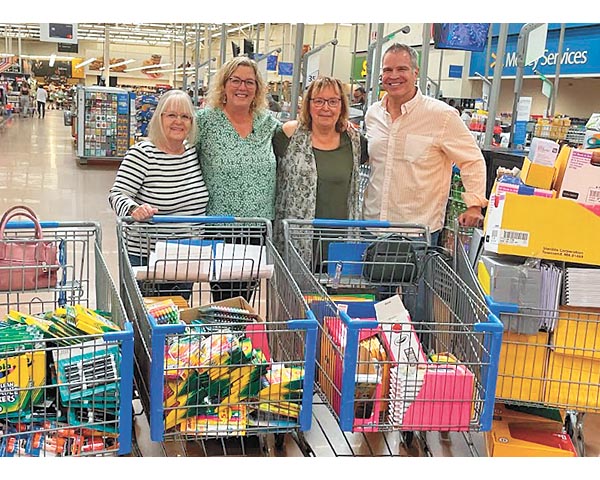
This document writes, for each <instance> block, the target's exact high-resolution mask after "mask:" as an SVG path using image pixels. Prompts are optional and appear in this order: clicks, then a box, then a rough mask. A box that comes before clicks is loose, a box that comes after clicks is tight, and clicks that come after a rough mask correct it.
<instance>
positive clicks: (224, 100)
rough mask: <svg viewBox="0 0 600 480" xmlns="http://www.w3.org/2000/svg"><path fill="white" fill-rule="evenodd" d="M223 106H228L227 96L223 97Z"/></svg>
mask: <svg viewBox="0 0 600 480" xmlns="http://www.w3.org/2000/svg"><path fill="white" fill-rule="evenodd" d="M223 105H227V95H223Z"/></svg>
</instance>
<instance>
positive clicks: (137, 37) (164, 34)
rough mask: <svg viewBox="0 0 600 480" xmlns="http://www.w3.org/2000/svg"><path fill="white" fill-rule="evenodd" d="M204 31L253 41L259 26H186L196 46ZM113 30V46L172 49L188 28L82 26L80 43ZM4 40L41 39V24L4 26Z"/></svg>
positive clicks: (172, 25) (98, 38)
mask: <svg viewBox="0 0 600 480" xmlns="http://www.w3.org/2000/svg"><path fill="white" fill-rule="evenodd" d="M197 25H199V28H200V30H199V31H200V39H201V40H203V39H204V34H205V27H209V28H210V32H211V36H212V37H213V38H215V37H218V36H219V35H220V34H221V31H222V26H223V25H225V27H226V28H227V31H228V33H235V32H240V31H241V33H242V34H243V35H246V36H248V37H250V36H251V35H254V34H255V32H256V26H257V25H263V24H257V23H226V24H195V23H188V24H186V28H185V30H186V34H187V37H186V41H187V43H188V44H189V43H193V42H195V35H196V26H197ZM107 26H108V28H109V37H110V41H111V43H138V44H143V45H170V44H171V42H172V41H173V40H175V41H176V42H179V43H183V40H184V24H182V23H108V24H103V23H78V24H77V37H78V39H79V40H92V41H104V38H105V35H106V27H107ZM0 37H8V38H11V37H12V38H19V37H20V38H22V39H35V40H39V39H40V24H39V23H13V24H8V23H0Z"/></svg>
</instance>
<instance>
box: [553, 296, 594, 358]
mask: <svg viewBox="0 0 600 480" xmlns="http://www.w3.org/2000/svg"><path fill="white" fill-rule="evenodd" d="M552 344H553V345H554V349H553V350H554V352H555V353H559V354H562V355H573V356H576V357H582V358H589V359H593V360H600V308H593V307H572V306H566V305H563V306H560V307H559V308H558V321H557V323H556V327H555V328H554V337H553V340H552Z"/></svg>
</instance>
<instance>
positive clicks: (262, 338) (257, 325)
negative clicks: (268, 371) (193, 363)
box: [179, 297, 271, 361]
mask: <svg viewBox="0 0 600 480" xmlns="http://www.w3.org/2000/svg"><path fill="white" fill-rule="evenodd" d="M213 305H214V306H221V307H232V308H242V309H244V310H247V311H248V312H250V315H251V317H252V318H253V320H254V322H253V323H248V325H247V326H246V329H245V332H246V335H247V336H248V338H250V339H251V340H252V346H253V347H254V348H256V349H260V350H262V352H263V353H264V355H265V357H266V358H267V360H269V361H270V360H271V350H270V348H269V342H268V339H267V333H266V327H265V326H264V325H261V324H264V323H265V320H264V318H262V317H261V316H260V315H259V314H258V313H257V312H256V310H254V308H253V307H252V305H250V304H249V303H248V302H247V301H246V299H245V298H244V297H234V298H228V299H227V300H221V301H219V302H213V303H208V304H206V305H202V306H200V307H195V308H187V309H184V310H181V311H180V312H179V315H180V319H181V320H182V321H183V322H184V323H187V324H188V325H189V324H190V323H192V321H193V320H197V319H198V317H199V315H198V308H202V307H208V306H213Z"/></svg>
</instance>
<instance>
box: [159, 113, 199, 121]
mask: <svg viewBox="0 0 600 480" xmlns="http://www.w3.org/2000/svg"><path fill="white" fill-rule="evenodd" d="M162 115H163V117H166V118H167V119H168V120H169V121H170V122H174V121H175V120H177V119H178V118H179V119H181V121H182V122H191V121H192V117H191V116H190V115H188V114H187V113H182V114H181V115H179V114H177V113H163V114H162Z"/></svg>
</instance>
